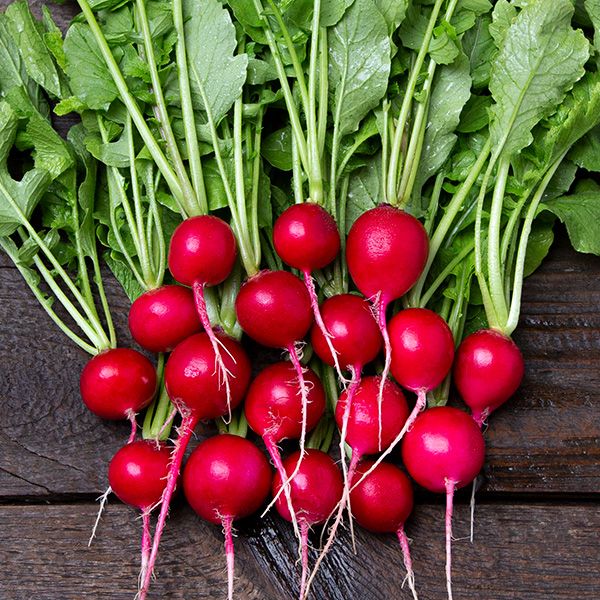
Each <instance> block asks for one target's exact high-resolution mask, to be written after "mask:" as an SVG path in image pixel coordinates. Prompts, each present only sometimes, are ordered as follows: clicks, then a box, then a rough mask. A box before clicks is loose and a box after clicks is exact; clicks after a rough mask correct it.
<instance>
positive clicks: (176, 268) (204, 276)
mask: <svg viewBox="0 0 600 600" xmlns="http://www.w3.org/2000/svg"><path fill="white" fill-rule="evenodd" d="M236 256H237V246H236V243H235V236H234V235H233V231H232V230H231V227H229V225H228V224H227V223H225V221H223V220H222V219H219V218H218V217H214V216H212V215H200V216H197V217H191V218H189V219H186V220H185V221H183V223H181V224H179V225H178V227H177V229H175V231H174V232H173V235H172V236H171V243H170V245H169V258H168V262H169V270H170V271H171V274H172V275H173V277H174V278H175V279H176V280H177V281H178V282H179V283H182V284H183V285H188V286H190V287H191V288H192V290H193V292H194V301H195V303H196V309H197V311H198V315H199V316H200V321H201V322H202V326H203V327H204V330H205V331H206V333H207V334H208V337H209V339H210V342H211V344H212V346H213V349H214V353H215V368H217V369H218V372H219V380H220V381H221V380H222V383H223V384H224V386H225V390H226V392H227V410H228V414H229V418H231V395H232V394H231V390H230V387H231V382H230V378H231V377H232V372H231V371H230V370H228V369H227V368H226V367H225V361H224V359H223V356H222V353H221V350H225V351H227V349H226V348H225V347H224V346H223V344H221V342H220V339H219V337H218V336H217V335H215V332H214V330H213V328H212V325H211V323H210V319H209V316H208V311H207V309H206V301H205V298H204V288H205V287H206V286H215V285H219V284H220V283H223V281H225V279H227V277H229V275H230V273H231V271H232V269H233V265H234V263H235V259H236Z"/></svg>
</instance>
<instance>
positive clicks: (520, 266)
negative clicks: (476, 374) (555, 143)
mask: <svg viewBox="0 0 600 600" xmlns="http://www.w3.org/2000/svg"><path fill="white" fill-rule="evenodd" d="M564 156H565V155H564V154H563V155H561V156H560V157H559V159H558V160H557V161H556V162H555V163H554V164H553V165H552V166H551V167H550V169H548V172H547V173H546V175H545V176H544V178H543V179H542V181H541V183H540V185H539V187H538V189H537V191H536V193H535V195H534V196H533V198H532V200H531V204H530V205H529V208H528V210H527V214H526V216H525V222H524V223H523V230H522V231H521V238H520V240H519V250H518V252H517V264H516V268H515V277H514V282H513V293H512V298H511V302H510V311H509V314H508V319H507V321H506V324H505V326H504V327H503V328H502V330H503V331H504V333H505V334H506V335H511V334H512V332H513V331H514V330H515V329H516V328H517V324H518V323H519V315H520V313H521V295H522V292H523V279H524V276H525V275H524V273H525V258H526V256H527V243H528V242H529V235H530V234H531V226H532V224H533V220H534V219H535V216H536V214H537V210H538V208H539V205H540V202H541V201H542V198H543V197H544V192H545V191H546V188H547V187H548V184H549V183H550V181H551V180H552V177H554V173H555V172H556V169H558V167H559V166H560V163H561V162H562V160H563V158H564Z"/></svg>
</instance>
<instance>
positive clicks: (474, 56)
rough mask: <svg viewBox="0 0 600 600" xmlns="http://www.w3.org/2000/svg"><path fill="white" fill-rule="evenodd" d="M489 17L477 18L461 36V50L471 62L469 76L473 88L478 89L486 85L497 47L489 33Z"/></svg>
mask: <svg viewBox="0 0 600 600" xmlns="http://www.w3.org/2000/svg"><path fill="white" fill-rule="evenodd" d="M491 22H492V21H491V19H490V18H489V17H487V16H484V17H480V18H479V19H477V21H476V23H475V26H474V27H473V28H471V29H469V30H468V31H467V32H466V33H465V34H464V36H463V39H462V46H463V52H464V53H465V54H466V55H467V57H468V58H469V63H470V64H471V78H472V79H473V88H474V89H480V88H482V87H485V86H487V85H488V82H489V80H490V71H491V69H492V62H493V59H494V58H495V56H496V53H497V49H496V45H495V44H494V38H492V36H491V34H490V30H489V27H490V23H491Z"/></svg>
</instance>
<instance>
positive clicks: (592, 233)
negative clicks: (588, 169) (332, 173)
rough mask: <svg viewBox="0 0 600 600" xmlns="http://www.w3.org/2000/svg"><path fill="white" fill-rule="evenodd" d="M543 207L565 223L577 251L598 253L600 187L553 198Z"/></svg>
mask: <svg viewBox="0 0 600 600" xmlns="http://www.w3.org/2000/svg"><path fill="white" fill-rule="evenodd" d="M544 209H545V210H549V211H550V212H551V213H553V214H555V215H556V216H557V217H558V218H559V219H560V220H561V221H562V222H563V223H564V224H565V225H566V227H567V232H568V234H569V239H570V240H571V244H573V248H575V250H577V252H585V253H590V254H597V255H600V228H599V227H598V223H600V188H598V187H597V186H596V189H593V190H589V191H582V192H577V193H575V194H571V195H568V196H561V197H560V198H555V199H554V200H550V201H548V202H545V203H544V204H542V205H540V211H541V210H544Z"/></svg>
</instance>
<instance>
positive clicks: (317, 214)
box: [273, 202, 342, 378]
mask: <svg viewBox="0 0 600 600" xmlns="http://www.w3.org/2000/svg"><path fill="white" fill-rule="evenodd" d="M273 245H274V246H275V250H276V252H277V254H279V256H280V257H281V259H282V260H283V262H284V263H286V264H287V265H289V266H290V267H293V268H294V269H298V270H299V271H301V272H302V275H303V276H304V283H305V285H306V289H307V290H308V293H309V295H310V301H311V306H312V310H313V315H314V317H315V322H316V324H317V327H318V328H319V329H320V331H321V333H322V335H323V339H324V341H325V343H326V344H327V345H328V347H329V350H330V353H331V354H332V356H333V363H334V366H335V368H336V370H337V372H338V374H339V376H340V378H342V374H341V372H340V365H339V363H338V360H337V356H336V353H335V351H334V348H333V346H332V344H331V332H329V331H328V330H327V327H326V326H325V323H324V322H323V318H322V315H321V311H320V310H319V300H318V298H317V292H316V290H315V284H314V282H313V279H312V271H315V270H317V269H323V268H324V267H326V266H327V265H328V264H329V263H331V262H332V261H333V260H335V257H336V256H337V255H338V253H339V251H340V246H341V242H340V234H339V231H338V228H337V225H336V222H335V219H334V218H333V217H332V216H331V215H330V214H329V213H328V212H327V211H326V210H325V209H324V208H323V207H322V206H319V205H318V204H314V203H312V202H306V203H303V204H294V205H292V206H290V207H289V208H287V209H286V210H285V211H284V212H283V213H282V214H281V215H280V217H279V218H278V219H277V221H275V225H274V226H273Z"/></svg>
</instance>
